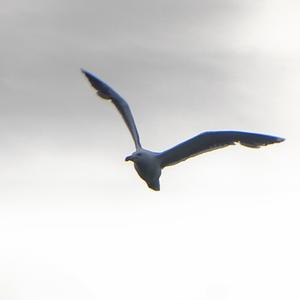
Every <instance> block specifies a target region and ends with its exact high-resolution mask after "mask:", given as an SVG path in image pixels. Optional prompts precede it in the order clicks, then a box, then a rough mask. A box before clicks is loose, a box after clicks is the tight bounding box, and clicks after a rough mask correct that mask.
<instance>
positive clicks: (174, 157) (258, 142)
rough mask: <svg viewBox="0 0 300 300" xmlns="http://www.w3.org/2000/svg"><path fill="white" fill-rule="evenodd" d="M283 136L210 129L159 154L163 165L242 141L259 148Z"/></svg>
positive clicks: (248, 145) (281, 139)
mask: <svg viewBox="0 0 300 300" xmlns="http://www.w3.org/2000/svg"><path fill="white" fill-rule="evenodd" d="M282 141H284V139H283V138H279V137H275V136H270V135H265V134H257V133H249V132H241V131H208V132H203V133H201V134H199V135H197V136H195V137H193V138H191V139H190V140H187V141H185V142H183V143H181V144H178V145H177V146H175V147H173V148H171V149H169V150H166V151H164V152H162V153H160V154H159V155H158V158H159V160H160V163H161V167H162V168H164V167H167V166H170V165H174V164H177V163H179V162H181V161H183V160H186V159H188V158H190V157H193V156H195V155H198V154H201V153H205V152H208V151H212V150H216V149H220V148H223V147H226V146H229V145H234V144H236V143H240V144H241V145H243V146H246V147H250V148H259V147H260V146H266V145H269V144H273V143H280V142H282Z"/></svg>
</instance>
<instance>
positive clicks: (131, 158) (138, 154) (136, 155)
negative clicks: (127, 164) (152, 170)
mask: <svg viewBox="0 0 300 300" xmlns="http://www.w3.org/2000/svg"><path fill="white" fill-rule="evenodd" d="M142 157H143V153H142V152H139V151H137V152H134V153H132V154H131V155H129V156H127V157H126V158H125V161H132V162H138V161H139V160H141V159H142Z"/></svg>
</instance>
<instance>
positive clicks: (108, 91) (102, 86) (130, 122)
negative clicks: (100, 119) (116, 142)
mask: <svg viewBox="0 0 300 300" xmlns="http://www.w3.org/2000/svg"><path fill="white" fill-rule="evenodd" d="M81 71H82V73H83V74H84V75H85V76H86V77H87V79H88V80H89V82H90V84H91V85H92V87H94V88H95V89H96V90H97V94H98V95H99V96H100V97H102V98H104V99H109V100H111V101H112V102H113V104H114V105H115V106H116V108H117V109H118V111H119V113H120V114H121V116H122V118H123V120H124V121H125V123H126V125H127V127H128V129H129V131H130V133H131V136H132V138H133V140H134V144H135V148H136V149H140V148H141V143H140V138H139V134H138V131H137V128H136V125H135V122H134V119H133V116H132V113H131V111H130V108H129V106H128V104H127V102H126V101H125V100H124V99H123V98H122V97H121V96H120V95H119V94H118V93H116V92H115V91H114V90H113V89H112V88H111V87H109V86H108V85H107V84H106V83H104V82H103V81H102V80H100V79H99V78H97V77H95V76H94V75H93V74H91V73H89V72H87V71H85V70H81Z"/></svg>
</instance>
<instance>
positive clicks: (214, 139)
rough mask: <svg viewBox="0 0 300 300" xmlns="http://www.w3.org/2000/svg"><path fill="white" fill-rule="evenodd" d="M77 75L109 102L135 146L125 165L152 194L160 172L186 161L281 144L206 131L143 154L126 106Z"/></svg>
mask: <svg viewBox="0 0 300 300" xmlns="http://www.w3.org/2000/svg"><path fill="white" fill-rule="evenodd" d="M81 71H82V72H83V74H84V75H85V76H86V77H87V79H88V81H89V82H90V84H91V85H92V86H93V87H94V88H95V89H96V91H97V94H98V96H100V97H101V98H104V99H107V100H110V101H112V103H113V104H114V105H115V107H116V108H117V110H118V111H119V113H120V114H121V116H122V118H123V120H124V121H125V123H126V125H127V127H128V129H129V131H130V134H131V136H132V138H133V141H134V144H135V151H134V152H133V153H132V154H131V155H129V156H127V157H126V158H125V161H132V162H133V163H134V168H135V170H136V171H137V173H138V174H139V176H140V177H141V178H142V179H143V180H144V181H145V182H146V183H147V185H148V187H149V188H151V189H153V190H155V191H159V190H160V183H159V178H160V175H161V171H162V169H163V168H165V167H168V166H172V165H175V164H177V163H179V162H182V161H184V160H186V159H188V158H190V157H193V156H196V155H198V154H202V153H205V152H208V151H212V150H216V149H220V148H223V147H226V146H229V145H234V144H236V143H239V144H241V145H243V146H246V147H250V148H259V147H260V146H266V145H269V144H273V143H280V142H282V141H284V139H283V138H280V137H276V136H271V135H265V134H258V133H250V132H242V131H207V132H203V133H200V134H199V135H197V136H195V137H193V138H191V139H189V140H187V141H184V142H182V143H180V144H178V145H176V146H175V147H173V148H171V149H168V150H166V151H163V152H152V151H149V150H146V149H144V148H143V147H142V145H141V142H140V138H139V134H138V131H137V128H136V125H135V122H134V118H133V116H132V113H131V110H130V108H129V105H128V103H127V102H126V101H125V100H124V99H123V98H122V97H121V96H120V95H119V94H118V93H117V92H115V91H114V90H113V89H112V88H111V87H110V86H108V85H107V84H106V83H105V82H103V81H102V80H100V79H99V78H97V77H96V76H94V75H93V74H91V73H90V72H87V71H85V70H83V69H82V70H81Z"/></svg>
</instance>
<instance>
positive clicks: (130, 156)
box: [125, 155, 134, 161]
mask: <svg viewBox="0 0 300 300" xmlns="http://www.w3.org/2000/svg"><path fill="white" fill-rule="evenodd" d="M129 160H131V161H134V156H133V155H129V156H127V157H126V158H125V161H129Z"/></svg>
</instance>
